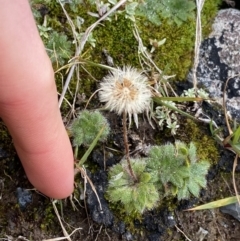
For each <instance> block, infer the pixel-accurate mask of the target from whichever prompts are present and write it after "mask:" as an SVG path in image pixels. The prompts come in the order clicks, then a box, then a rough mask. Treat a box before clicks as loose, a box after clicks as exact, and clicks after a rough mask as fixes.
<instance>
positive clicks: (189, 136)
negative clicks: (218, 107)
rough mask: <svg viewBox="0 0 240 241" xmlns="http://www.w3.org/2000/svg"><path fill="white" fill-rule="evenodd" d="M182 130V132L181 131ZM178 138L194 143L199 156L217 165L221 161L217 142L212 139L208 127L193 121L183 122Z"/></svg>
mask: <svg viewBox="0 0 240 241" xmlns="http://www.w3.org/2000/svg"><path fill="white" fill-rule="evenodd" d="M181 130H182V131H181ZM176 138H178V139H180V140H182V141H185V142H189V140H191V141H193V142H194V143H195V144H196V147H197V153H198V156H199V157H200V158H201V159H204V160H208V161H210V162H211V163H212V164H216V163H217V162H218V159H219V151H218V147H217V143H216V141H215V140H214V139H213V138H212V137H211V135H210V132H209V131H208V129H207V127H206V126H204V125H203V124H202V125H201V124H199V123H196V122H194V121H193V120H191V119H185V118H184V120H183V121H182V123H181V126H180V128H179V131H178V133H177V135H176Z"/></svg>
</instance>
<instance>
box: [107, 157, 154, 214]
mask: <svg viewBox="0 0 240 241" xmlns="http://www.w3.org/2000/svg"><path fill="white" fill-rule="evenodd" d="M130 162H131V165H132V169H133V172H134V173H135V175H136V177H137V180H136V181H135V180H133V179H132V177H131V175H130V174H129V173H128V171H127V161H126V160H123V161H121V163H119V164H117V165H115V166H113V167H112V168H111V169H110V170H109V184H108V190H107V198H108V199H109V201H110V202H119V201H120V202H121V203H122V204H123V206H124V210H125V211H126V213H130V214H132V213H136V212H138V213H143V211H145V210H147V209H152V208H153V207H154V206H156V204H157V201H159V194H158V191H157V189H156V187H155V185H154V179H153V178H152V177H151V174H150V173H148V172H147V171H146V162H145V161H144V160H143V159H130Z"/></svg>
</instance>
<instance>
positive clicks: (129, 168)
mask: <svg viewBox="0 0 240 241" xmlns="http://www.w3.org/2000/svg"><path fill="white" fill-rule="evenodd" d="M123 139H124V146H125V152H126V153H125V154H126V159H127V163H128V170H129V173H130V175H131V177H132V179H133V180H134V182H135V181H137V177H136V175H135V173H134V172H133V169H132V165H131V162H130V157H129V146H128V135H127V114H126V112H123Z"/></svg>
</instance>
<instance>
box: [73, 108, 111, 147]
mask: <svg viewBox="0 0 240 241" xmlns="http://www.w3.org/2000/svg"><path fill="white" fill-rule="evenodd" d="M103 126H105V128H104V130H103V132H102V134H101V136H100V139H99V141H105V140H106V138H107V136H108V134H109V131H110V129H109V124H108V121H107V119H106V118H105V117H104V116H103V115H102V114H101V113H100V112H99V111H92V112H91V111H88V110H84V111H81V112H79V114H78V117H77V118H76V119H75V120H74V121H73V123H72V125H71V128H70V131H71V134H72V136H73V144H74V145H75V146H80V145H86V146H89V145H91V143H92V142H93V141H94V139H95V138H96V136H97V134H98V133H99V130H101V128H102V127H103Z"/></svg>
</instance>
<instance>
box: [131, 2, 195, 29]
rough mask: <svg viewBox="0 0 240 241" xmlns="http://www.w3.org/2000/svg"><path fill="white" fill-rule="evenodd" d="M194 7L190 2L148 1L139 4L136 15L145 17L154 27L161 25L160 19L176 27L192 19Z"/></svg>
mask: <svg viewBox="0 0 240 241" xmlns="http://www.w3.org/2000/svg"><path fill="white" fill-rule="evenodd" d="M195 8H196V5H195V3H194V1H192V0H161V1H157V2H156V1H155V0H148V1H145V2H143V3H142V4H139V9H138V11H136V12H137V14H138V15H141V16H144V17H146V18H147V19H148V20H149V21H151V22H152V23H154V24H156V25H160V24H161V20H160V19H161V17H162V18H167V19H168V20H169V22H170V23H172V22H174V23H176V24H177V25H178V26H179V25H181V24H182V23H183V22H185V21H187V20H188V19H189V18H193V17H194V9H195Z"/></svg>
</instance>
